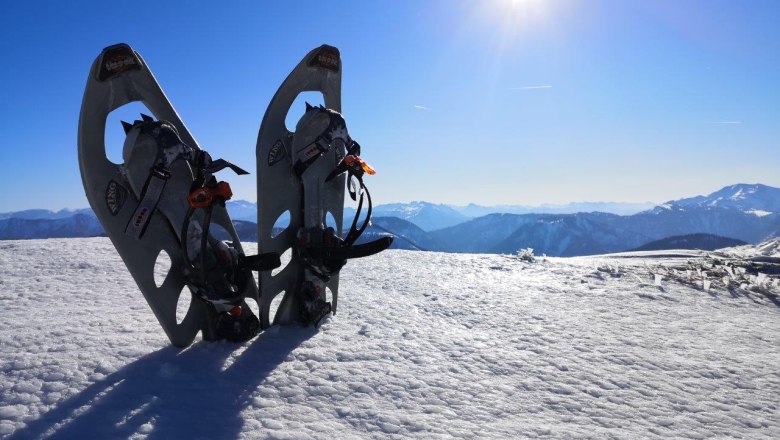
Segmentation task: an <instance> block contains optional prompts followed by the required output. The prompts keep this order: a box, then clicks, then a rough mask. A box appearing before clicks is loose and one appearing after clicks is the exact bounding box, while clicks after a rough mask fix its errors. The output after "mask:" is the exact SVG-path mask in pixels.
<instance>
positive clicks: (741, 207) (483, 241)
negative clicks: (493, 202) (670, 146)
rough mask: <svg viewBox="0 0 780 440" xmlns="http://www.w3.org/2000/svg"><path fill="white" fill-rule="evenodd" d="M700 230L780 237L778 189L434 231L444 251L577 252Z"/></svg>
mask: <svg viewBox="0 0 780 440" xmlns="http://www.w3.org/2000/svg"><path fill="white" fill-rule="evenodd" d="M770 210H774V211H770ZM697 233H704V234H712V235H718V236H722V237H728V238H732V239H737V240H742V241H745V242H748V243H758V242H761V241H764V240H767V239H769V238H772V237H777V236H780V189H777V188H772V187H768V186H765V185H732V186H729V187H726V188H723V189H722V190H720V191H717V192H715V193H713V194H710V195H709V196H699V197H693V198H689V199H681V200H678V201H670V202H667V203H665V204H663V205H659V206H658V207H655V208H653V209H651V210H647V211H643V212H640V213H638V214H634V215H630V216H618V215H612V214H606V213H598V212H594V213H578V214H556V215H539V214H524V215H518V214H492V215H488V216H485V217H480V218H476V219H474V220H471V221H469V222H466V223H462V224H459V225H456V226H453V227H450V228H445V229H442V230H437V231H432V232H431V235H432V236H433V237H434V238H436V239H437V240H439V241H440V242H442V243H444V248H442V250H445V251H450V252H514V251H516V250H518V249H520V248H526V247H532V248H534V249H535V250H536V251H537V252H538V253H546V254H547V255H554V256H573V255H591V254H599V253H604V252H618V251H622V250H625V249H634V248H637V247H639V246H641V245H643V244H646V243H649V242H651V241H654V240H660V239H664V238H667V237H672V236H680V235H688V234H697Z"/></svg>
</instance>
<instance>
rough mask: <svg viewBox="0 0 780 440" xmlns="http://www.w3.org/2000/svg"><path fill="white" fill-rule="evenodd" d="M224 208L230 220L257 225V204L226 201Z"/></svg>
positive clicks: (243, 201) (244, 201)
mask: <svg viewBox="0 0 780 440" xmlns="http://www.w3.org/2000/svg"><path fill="white" fill-rule="evenodd" d="M225 207H226V208H227V210H228V213H229V214H230V218H231V219H233V220H244V221H248V222H252V223H257V203H254V202H248V201H246V200H228V201H227V202H226V203H225ZM288 222H289V220H288Z"/></svg>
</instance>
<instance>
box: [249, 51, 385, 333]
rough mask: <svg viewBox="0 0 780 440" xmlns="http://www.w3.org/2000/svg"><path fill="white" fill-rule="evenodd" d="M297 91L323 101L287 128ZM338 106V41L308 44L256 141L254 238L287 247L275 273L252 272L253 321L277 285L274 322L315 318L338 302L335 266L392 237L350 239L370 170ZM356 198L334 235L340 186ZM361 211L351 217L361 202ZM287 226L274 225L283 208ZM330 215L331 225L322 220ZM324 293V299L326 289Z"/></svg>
mask: <svg viewBox="0 0 780 440" xmlns="http://www.w3.org/2000/svg"><path fill="white" fill-rule="evenodd" d="M304 91H319V92H321V93H322V94H323V97H324V100H325V105H324V106H318V107H314V106H311V105H309V104H307V105H306V112H305V113H304V115H303V117H302V118H301V120H300V121H299V122H298V124H297V125H296V129H295V132H289V131H288V130H287V128H286V126H285V122H284V121H285V117H286V115H287V113H288V111H289V110H290V107H291V106H292V104H293V101H294V100H295V98H296V97H297V96H298V95H299V94H300V93H301V92H304ZM340 111H341V57H340V54H339V51H338V49H336V48H335V47H331V46H326V45H323V46H321V47H319V48H317V49H314V50H313V51H311V52H309V54H307V55H306V56H305V57H304V59H303V60H302V61H301V62H300V63H299V64H298V66H297V67H296V68H295V69H294V70H293V71H292V73H290V75H289V76H288V77H287V79H285V81H284V82H283V83H282V85H281V87H280V88H279V90H278V91H277V92H276V94H275V95H274V97H273V99H272V100H271V103H270V104H269V106H268V109H267V110H266V113H265V116H264V117H263V122H262V124H261V126H260V133H259V136H258V141H257V150H256V153H257V170H258V180H257V182H258V188H274V190H275V191H274V193H273V194H270V193H261V192H259V193H258V246H259V247H261V248H262V249H267V250H269V251H272V252H276V253H279V254H281V253H283V252H285V251H286V250H288V249H291V248H292V249H293V252H291V260H290V262H289V264H288V265H287V266H286V267H285V268H284V269H283V270H281V271H280V272H279V273H278V274H276V275H273V276H272V274H270V273H261V274H260V279H261V282H260V285H261V295H260V322H261V325H262V326H263V327H267V326H269V325H270V324H271V317H270V316H269V314H270V305H271V301H272V300H273V299H274V298H275V297H276V296H277V295H279V294H281V293H282V292H284V297H283V298H282V301H281V303H280V305H279V307H278V309H277V312H276V316H275V317H274V318H273V323H275V324H289V323H293V322H300V323H302V324H305V325H310V324H314V325H316V324H317V323H319V321H320V320H321V319H322V318H323V317H324V316H326V315H327V314H329V313H331V312H333V313H335V312H336V307H337V305H338V293H339V291H338V287H339V286H338V283H339V271H340V270H341V268H342V267H343V266H344V264H346V262H347V261H348V260H349V259H351V258H360V257H365V256H369V255H373V254H375V253H378V252H381V251H382V250H384V249H387V248H388V247H389V246H390V244H391V242H392V237H385V238H382V239H379V240H376V241H374V242H371V243H367V244H362V245H355V241H356V240H357V239H358V238H359V237H360V235H361V234H362V232H363V231H364V230H365V229H366V227H367V226H368V224H369V221H370V218H371V207H372V204H371V195H370V194H369V192H368V189H367V188H366V187H365V185H364V183H363V175H364V174H374V170H373V169H372V168H371V167H370V166H369V165H368V164H366V163H365V162H364V161H363V160H362V159H361V158H360V156H359V155H360V146H359V145H358V144H357V142H354V141H353V140H352V138H351V137H350V136H349V133H348V131H347V127H346V123H345V121H344V118H343V117H342V116H341V114H340V113H339V112H340ZM347 182H349V194H350V197H351V198H352V199H353V200H356V201H357V200H358V197H359V204H358V213H357V214H356V216H355V218H354V220H353V221H352V225H351V227H350V229H349V231H348V232H347V234H346V236H342V230H343V228H342V227H343V210H344V193H345V187H346V186H347V185H346V183H347ZM364 201H365V203H366V206H367V211H366V214H367V215H366V217H365V219H364V220H363V222H362V223H360V224H358V223H359V221H358V219H359V217H360V214H361V210H362V208H363V205H364ZM288 215H289V219H290V223H289V226H287V227H286V228H285V229H284V230H283V231H281V232H279V233H278V234H277V233H274V227H275V225H276V223H277V221H278V220H279V219H280V218H283V217H284V216H288ZM328 215H330V216H332V218H333V220H334V221H335V225H327V224H326V217H327V216H328ZM327 290H330V292H331V293H332V303H328V302H327V294H326V291H327Z"/></svg>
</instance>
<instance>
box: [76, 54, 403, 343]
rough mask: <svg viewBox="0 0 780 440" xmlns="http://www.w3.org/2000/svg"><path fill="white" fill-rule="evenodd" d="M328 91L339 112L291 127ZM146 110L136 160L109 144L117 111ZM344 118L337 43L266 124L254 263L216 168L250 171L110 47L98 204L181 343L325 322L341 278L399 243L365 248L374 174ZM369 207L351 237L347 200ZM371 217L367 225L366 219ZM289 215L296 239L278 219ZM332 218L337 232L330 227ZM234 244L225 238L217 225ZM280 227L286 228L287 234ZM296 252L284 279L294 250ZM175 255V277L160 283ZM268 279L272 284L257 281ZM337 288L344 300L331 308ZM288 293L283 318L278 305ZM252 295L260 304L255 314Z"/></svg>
mask: <svg viewBox="0 0 780 440" xmlns="http://www.w3.org/2000/svg"><path fill="white" fill-rule="evenodd" d="M304 91H320V92H322V94H323V96H324V99H325V106H318V107H312V106H310V105H308V104H307V106H306V112H305V114H304V116H303V117H302V118H301V120H300V121H299V123H298V125H297V126H296V130H295V132H289V131H288V130H287V128H286V127H285V124H284V119H285V117H286V115H287V113H288V111H289V109H290V107H291V106H292V104H293V101H294V100H295V98H296V97H297V96H298V95H299V94H300V93H301V92H304ZM135 101H140V102H142V103H143V104H144V105H145V106H146V107H147V108H148V109H149V110H150V112H151V113H152V114H153V115H154V116H153V117H152V116H147V115H141V117H140V119H139V120H136V121H134V122H132V123H129V122H123V123H122V124H123V127H124V130H125V134H126V138H125V143H124V149H123V155H122V159H123V163H121V164H116V163H112V162H111V161H110V160H109V159H108V158H107V154H106V149H105V140H104V133H105V126H106V120H107V118H108V115H109V113H111V112H112V111H113V110H115V109H117V108H119V107H121V106H123V105H125V104H127V103H130V102H135ZM340 110H341V59H340V55H339V52H338V50H337V49H336V48H334V47H330V46H321V47H319V48H317V49H315V50H313V51H311V52H310V53H309V54H308V55H306V57H304V59H303V60H302V61H301V63H300V64H299V65H298V66H297V67H296V68H295V69H294V70H293V72H292V73H291V74H290V75H289V76H288V77H287V79H286V80H285V81H284V83H283V84H282V85H281V87H280V88H279V90H278V91H277V93H276V95H275V96H274V98H273V99H272V101H271V103H270V105H269V107H268V110H267V111H266V113H265V116H264V118H263V121H262V124H261V127H260V133H259V136H258V141H257V147H256V155H257V172H258V179H257V184H258V220H259V221H258V248H259V249H261V250H262V251H263V252H264V253H262V254H259V255H251V256H247V255H246V254H245V253H244V250H243V248H242V246H241V241H240V240H239V237H238V235H237V233H236V230H235V228H234V226H233V224H232V222H231V220H230V217H229V216H228V212H227V210H226V205H225V203H226V201H227V200H229V199H230V198H231V197H232V191H231V189H230V185H229V184H228V183H227V182H224V181H218V180H217V178H216V173H218V172H220V171H222V170H226V169H229V170H232V171H233V172H234V173H236V174H238V175H243V174H247V173H246V171H244V170H242V169H241V168H239V167H238V166H236V165H234V164H232V163H230V162H228V161H225V160H223V159H216V160H215V159H213V158H212V157H211V156H210V155H209V154H208V153H207V152H205V151H204V150H202V149H200V147H199V146H198V143H197V142H196V141H195V139H194V137H193V136H192V135H191V134H190V132H189V130H187V128H186V126H185V125H184V123H183V122H182V121H181V119H180V117H179V115H178V114H177V113H176V111H175V110H174V108H173V106H172V105H171V104H170V102H169V101H168V99H167V98H166V96H165V94H164V93H163V91H162V89H161V88H160V86H159V84H158V83H157V81H156V80H155V78H154V76H153V75H152V72H151V71H150V70H149V68H148V66H147V65H146V63H145V61H144V60H143V58H141V56H140V55H139V54H138V53H137V52H136V51H134V50H133V49H132V48H131V47H130V46H128V45H126V44H118V45H115V46H111V47H108V48H106V49H104V50H103V51H102V53H101V54H100V55H99V56H98V58H97V59H96V60H95V62H94V63H93V65H92V68H91V70H90V73H89V77H88V79H87V86H86V90H85V93H84V100H83V103H82V108H81V115H80V119H79V135H78V144H79V165H80V168H81V176H82V181H83V183H84V189H85V191H86V194H87V199H88V200H89V203H90V205H91V206H92V209H93V210H94V212H95V214H96V215H97V217H98V219H99V220H100V222H101V224H102V225H103V227H104V229H105V230H106V233H107V234H108V236H109V237H110V239H111V241H112V243H113V244H114V246H115V247H116V249H117V251H118V252H119V254H120V256H121V257H122V259H123V261H124V262H125V265H126V266H127V268H128V270H129V271H130V273H131V274H132V276H133V278H134V279H135V281H136V283H137V284H138V287H139V289H140V290H141V292H142V293H143V295H144V297H145V298H146V301H147V302H148V304H149V306H150V307H151V308H152V311H153V312H154V314H155V316H156V317H157V319H158V321H159V322H160V324H161V325H162V327H163V329H164V330H165V332H166V334H167V335H168V337H169V339H170V340H171V342H172V343H173V344H174V345H177V346H180V347H184V346H187V345H189V344H190V343H191V342H192V341H193V340H194V338H195V336H196V335H197V333H198V332H202V334H203V339H205V340H221V339H227V340H230V341H236V342H240V341H246V340H248V339H251V338H252V337H254V336H255V335H256V334H257V333H258V332H259V331H260V330H262V329H265V328H268V327H269V326H270V325H271V324H291V323H302V324H304V325H311V324H313V325H317V324H318V323H319V322H320V321H321V320H322V319H323V318H324V317H325V316H327V315H328V314H330V313H335V312H336V306H337V301H338V274H339V271H340V269H341V268H342V266H344V264H345V263H346V261H347V260H348V259H351V258H359V257H363V256H368V255H372V254H375V253H378V252H381V251H382V250H384V249H386V248H388V247H389V246H390V244H391V242H392V238H391V237H387V238H382V239H380V240H376V241H373V242H370V243H366V244H355V241H356V240H357V238H358V237H359V236H360V234H361V233H362V232H363V231H364V230H365V228H366V226H367V225H368V222H369V219H370V216H371V196H370V194H369V192H368V190H367V189H366V187H365V185H364V184H363V175H364V174H366V173H368V174H373V170H372V169H371V167H370V166H368V165H367V164H366V163H365V162H364V161H363V160H362V159H361V158H360V156H359V155H360V146H359V145H358V144H357V143H356V142H354V141H353V140H352V139H351V137H350V136H349V133H348V132H347V129H346V124H345V122H344V119H343V117H342V116H341V114H340V113H339V112H340ZM347 182H349V194H350V196H351V198H352V199H353V200H359V203H358V215H356V217H355V219H354V220H353V222H352V224H351V227H350V229H349V231H348V232H347V233H346V234H345V235H344V236H343V237H342V234H341V231H342V220H343V206H344V193H345V186H346V183H347ZM364 201H365V205H366V209H367V215H366V216H365V220H364V221H363V222H362V223H361V222H359V221H358V218H359V215H360V211H361V210H362V208H363V206H364ZM284 216H289V219H290V222H289V226H287V227H286V228H285V229H284V230H283V231H281V232H279V233H275V231H274V228H275V225H276V223H277V221H278V220H279V219H280V218H282V217H284ZM326 217H332V218H333V219H334V221H335V225H328V226H326V221H325V219H326ZM214 225H216V226H218V227H219V228H221V229H224V231H227V233H228V234H229V235H230V240H229V241H222V240H219V239H217V238H216V237H215V234H214V233H213V231H214V228H212V226H214ZM277 232H278V231H277ZM290 248H292V249H293V252H291V259H290V262H289V263H288V264H287V266H286V267H285V268H284V269H282V270H281V271H280V272H279V273H278V274H275V275H272V274H271V272H270V271H271V270H272V269H274V268H277V267H279V266H280V264H281V261H280V257H279V256H280V255H281V254H282V253H283V252H285V251H286V250H287V249H290ZM162 252H165V253H167V254H168V256H169V257H170V261H171V268H170V270H169V272H168V274H167V275H166V277H165V279H164V281H163V282H162V283H161V284H160V285H157V283H155V280H154V268H155V263H156V261H157V259H158V258H159V256H160V255H161V253H162ZM253 271H257V272H259V274H260V275H259V288H258V284H257V283H256V281H255V278H254V276H253V274H252V272H253ZM185 287H186V288H188V290H189V292H190V294H191V295H192V298H193V300H192V301H191V303H190V307H189V309H188V310H187V313H186V315H185V317H184V318H183V319H182V320H181V321H180V322H177V318H176V307H177V303H178V300H179V296H180V295H186V294H187V293H186V291H185ZM328 290H330V292H331V294H332V301H330V302H329V301H327V296H326V292H327V291H328ZM279 294H283V295H284V297H283V299H282V301H281V303H280V305H279V307H278V309H277V312H276V315H275V317H274V318H273V321H272V320H271V317H270V307H271V301H272V300H273V299H274V298H275V297H276V296H277V295H279ZM247 300H253V301H256V302H257V303H258V305H259V307H258V309H259V316H255V315H254V313H252V311H251V310H250V308H249V307H248V305H247V302H246V301H247Z"/></svg>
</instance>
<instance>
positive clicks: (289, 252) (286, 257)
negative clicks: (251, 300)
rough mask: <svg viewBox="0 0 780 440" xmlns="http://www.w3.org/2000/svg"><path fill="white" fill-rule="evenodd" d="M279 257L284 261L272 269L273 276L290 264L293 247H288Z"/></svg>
mask: <svg viewBox="0 0 780 440" xmlns="http://www.w3.org/2000/svg"><path fill="white" fill-rule="evenodd" d="M279 259H280V260H281V261H282V265H281V266H279V267H277V268H276V269H274V270H272V271H271V276H272V277H275V276H276V275H278V274H279V273H280V272H281V271H283V270H284V268H285V267H287V265H288V264H290V259H292V248H287V250H286V251H284V252H283V253H282V255H280V256H279ZM269 316H273V315H269Z"/></svg>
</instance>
